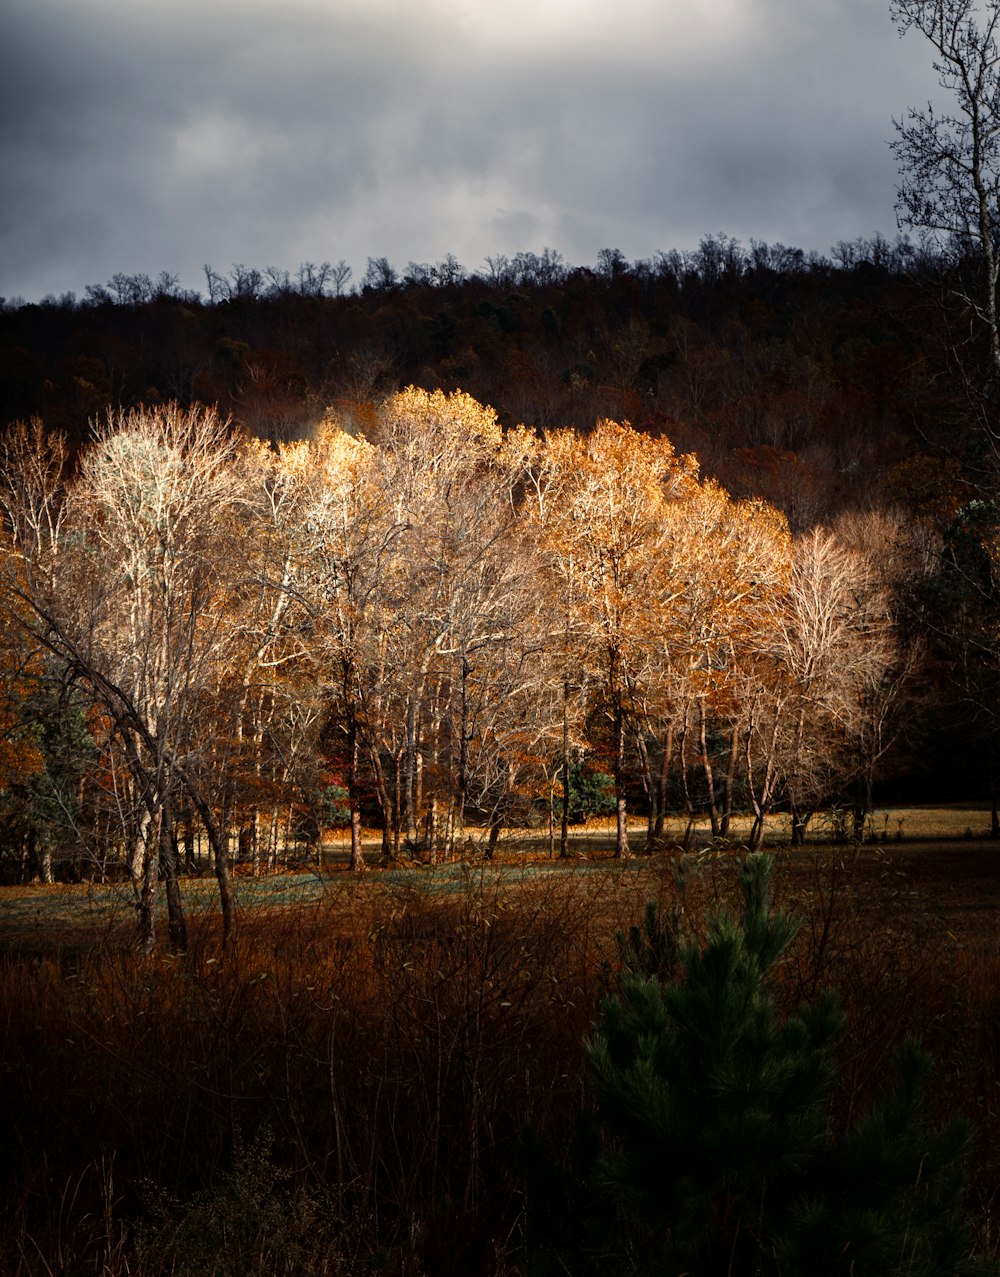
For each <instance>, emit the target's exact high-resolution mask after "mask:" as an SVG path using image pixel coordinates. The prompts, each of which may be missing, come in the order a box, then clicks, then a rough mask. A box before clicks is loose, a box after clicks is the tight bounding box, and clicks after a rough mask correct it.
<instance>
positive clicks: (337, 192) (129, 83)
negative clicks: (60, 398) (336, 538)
mask: <svg viewBox="0 0 1000 1277" xmlns="http://www.w3.org/2000/svg"><path fill="white" fill-rule="evenodd" d="M0 86H2V87H0V94H2V98H3V102H2V111H0V174H2V179H0V180H2V182H3V187H4V189H3V197H2V200H0V295H3V296H6V297H13V296H18V295H22V296H24V297H26V298H28V299H29V300H34V299H37V298H39V297H40V296H42V295H43V294H45V293H50V292H51V293H56V294H60V293H63V292H65V291H67V290H74V291H76V292H77V293H82V290H83V288H84V286H85V285H86V284H88V283H103V282H104V281H105V280H107V279H108V278H110V276H111V275H113V274H114V273H115V272H116V271H124V272H126V273H130V274H131V273H136V272H146V273H148V274H150V275H154V276H155V275H156V274H158V273H159V272H160V271H161V270H168V271H175V272H177V273H179V274H180V276H181V280H182V283H183V284H184V285H185V286H186V287H189V288H198V289H203V287H204V276H203V274H202V265H203V263H205V262H208V263H210V264H211V265H212V266H213V267H215V268H216V269H217V270H221V271H223V272H226V271H228V270H229V268H230V267H231V265H232V264H233V263H234V262H242V263H245V264H247V265H251V266H256V267H259V268H261V269H263V268H264V267H266V266H278V267H280V268H283V269H288V270H294V269H295V268H296V267H297V266H298V265H299V264H300V263H301V262H303V261H315V262H319V261H324V260H329V261H337V260H339V259H340V258H344V259H346V260H347V261H348V262H349V263H350V264H351V266H352V267H353V268H354V272H355V279H357V278H359V277H360V275H361V274H362V273H363V272H364V269H365V263H366V259H367V258H368V257H369V256H372V257H374V256H383V255H384V256H386V257H388V258H389V259H390V260H391V261H392V262H393V263H394V264H395V265H396V266H397V267H399V268H403V267H405V266H406V264H407V262H408V261H411V260H412V261H421V262H433V261H437V260H440V259H441V258H442V257H443V256H444V255H445V254H446V253H449V252H450V253H454V254H455V256H456V257H457V258H458V260H459V261H460V262H462V264H463V265H464V266H466V267H467V268H468V269H476V268H478V267H480V266H482V264H483V259H484V258H485V256H486V255H487V254H493V253H504V252H505V253H514V252H517V251H519V250H522V249H530V250H533V251H536V252H538V251H540V250H541V249H542V248H543V247H545V246H550V247H552V248H555V249H557V250H558V251H559V252H561V253H562V254H563V255H564V256H565V257H566V259H567V260H568V261H570V262H571V263H573V264H584V265H585V264H590V263H592V262H593V261H594V259H595V257H596V254H597V251H598V250H599V249H600V248H603V247H616V248H620V249H621V250H622V251H623V252H624V253H625V254H626V256H627V257H629V258H635V257H649V256H652V255H653V254H654V253H655V252H657V251H658V250H661V249H670V248H693V247H696V246H697V243H698V240H699V239H700V238H701V236H702V235H703V234H705V233H707V232H715V231H724V232H725V233H727V234H729V235H733V236H735V237H736V238H737V239H740V240H742V241H743V242H744V243H746V242H748V241H749V240H750V239H751V238H754V239H762V240H767V241H769V242H774V241H781V242H782V243H785V244H793V245H797V246H799V247H802V248H807V249H817V250H818V251H820V252H828V251H829V249H830V247H831V245H832V244H834V243H835V242H836V241H837V240H840V239H854V238H856V237H857V236H859V235H865V236H867V235H871V234H872V233H873V232H875V231H876V230H877V231H881V232H883V233H885V234H890V235H891V234H893V233H894V232H895V219H894V215H893V199H894V182H895V175H896V174H895V166H894V162H893V159H892V155H891V153H890V151H889V147H888V141H889V139H890V138H891V136H892V121H891V117H892V116H893V115H896V116H899V115H901V114H902V113H903V111H904V110H905V108H906V106H907V105H910V104H916V105H921V104H923V103H925V102H926V101H927V99H928V97H933V98H934V99H935V100H936V101H940V100H941V96H942V95H941V91H940V90H938V89H937V87H936V84H935V79H934V74H933V72H932V70H931V67H930V49H929V47H928V46H926V45H924V44H923V43H922V42H921V40H920V39H919V37H917V36H916V35H910V36H908V37H907V38H906V40H904V41H900V39H899V38H898V36H897V35H896V32H895V30H894V28H893V26H892V23H891V22H890V20H889V14H888V0H505V3H504V4H502V5H501V4H498V3H497V0H139V2H137V0H2V6H0Z"/></svg>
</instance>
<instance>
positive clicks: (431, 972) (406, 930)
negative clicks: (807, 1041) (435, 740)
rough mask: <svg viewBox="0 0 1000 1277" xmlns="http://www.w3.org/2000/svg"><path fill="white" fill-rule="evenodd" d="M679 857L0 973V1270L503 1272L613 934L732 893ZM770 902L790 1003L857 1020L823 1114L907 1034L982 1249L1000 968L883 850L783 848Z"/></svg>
mask: <svg viewBox="0 0 1000 1277" xmlns="http://www.w3.org/2000/svg"><path fill="white" fill-rule="evenodd" d="M679 863H680V862H679V861H678V860H677V859H676V858H671V857H657V858H652V859H650V860H643V861H641V862H640V863H639V864H638V865H637V864H635V863H633V864H632V865H631V866H630V867H629V868H628V869H627V870H622V869H620V868H619V867H617V866H615V865H614V864H612V863H609V864H605V865H603V866H599V867H596V868H595V867H594V866H593V865H591V866H587V867H586V869H585V870H580V869H576V870H574V869H573V868H569V869H567V870H565V871H564V872H560V873H545V874H541V873H529V872H525V873H515V872H510V873H506V874H503V875H498V874H496V873H493V872H490V871H489V870H488V868H487V867H483V868H481V869H468V870H465V871H464V872H463V874H462V875H461V877H460V880H459V882H458V885H457V886H454V887H453V889H450V890H448V891H447V892H445V891H431V890H428V889H425V888H424V887H422V886H421V885H420V883H419V880H417V879H414V880H413V881H410V880H404V879H401V878H400V879H395V880H394V879H391V878H384V877H381V876H379V875H370V876H369V879H368V881H365V882H363V883H354V882H351V881H349V880H347V879H346V878H344V879H343V880H342V882H341V883H340V884H335V885H332V886H328V888H327V889H326V890H325V891H324V893H323V894H322V895H321V896H320V897H319V898H317V899H315V900H313V901H311V902H309V903H306V904H287V903H286V904H281V903H274V904H273V905H271V906H265V905H261V906H260V907H258V908H256V909H254V910H253V911H248V912H247V913H246V915H245V916H244V918H243V920H242V925H241V927H240V930H239V932H238V934H237V938H236V940H235V942H234V943H233V944H232V945H231V946H230V947H229V948H228V950H226V951H223V950H222V949H221V948H220V946H219V940H218V931H217V922H216V920H215V918H214V917H213V916H212V915H210V914H207V913H205V914H197V915H195V916H193V917H192V925H191V933H192V939H191V943H190V946H189V948H188V951H187V953H186V954H184V955H173V954H170V953H169V952H167V951H165V950H158V951H157V952H156V953H155V954H154V955H153V956H152V957H151V958H148V959H147V958H143V957H141V956H140V955H138V954H137V953H135V952H134V950H133V949H132V947H131V946H128V945H123V944H121V943H120V942H119V940H117V939H116V940H115V941H114V942H112V939H111V938H109V937H108V936H106V935H104V936H101V935H96V936H94V937H93V938H92V942H91V943H90V944H89V945H86V946H80V945H79V944H76V945H75V946H74V948H73V949H72V951H69V950H66V949H61V948H59V947H57V946H56V947H53V948H51V949H50V950H48V951H44V950H41V949H40V948H39V946H38V945H37V944H36V945H34V946H33V949H32V952H31V953H30V954H28V953H20V954H19V953H18V952H16V951H11V952H9V953H7V954H6V956H4V957H3V958H2V959H0V1025H2V1037H3V1044H4V1045H3V1057H2V1070H3V1090H4V1099H5V1106H6V1109H7V1113H8V1114H9V1118H8V1120H7V1121H6V1122H5V1124H4V1127H3V1131H4V1134H3V1141H4V1145H5V1147H4V1148H3V1150H2V1152H3V1156H2V1159H0V1177H2V1179H0V1182H2V1185H3V1191H2V1196H0V1206H2V1216H0V1271H3V1272H5V1273H10V1274H12V1275H13V1277H42V1275H45V1277H50V1275H52V1274H57V1273H58V1274H80V1277H91V1274H93V1275H94V1277H97V1275H101V1277H125V1275H126V1274H129V1275H131V1277H135V1275H137V1274H138V1275H140V1277H167V1275H169V1277H187V1275H188V1274H191V1275H193V1274H199V1275H201V1274H217V1275H218V1277H223V1275H228V1274H234V1275H235V1274H237V1273H238V1274H241V1275H245V1277H264V1275H265V1274H274V1275H275V1277H278V1275H281V1277H286V1275H288V1277H290V1275H291V1274H292V1273H295V1274H304V1275H305V1277H309V1275H310V1274H317V1275H324V1277H325V1275H328V1274H329V1275H332V1274H368V1273H386V1274H399V1275H400V1277H402V1275H403V1274H406V1275H407V1277H420V1275H421V1274H426V1275H427V1277H434V1275H436V1274H451V1273H454V1274H463V1275H467V1277H475V1275H476V1274H484V1275H490V1277H493V1275H496V1277H500V1275H502V1274H514V1273H518V1272H520V1271H521V1269H520V1267H519V1263H520V1258H519V1255H520V1250H519V1247H520V1241H521V1227H522V1222H523V1197H522V1185H523V1183H524V1167H523V1164H522V1161H521V1149H522V1147H523V1144H522V1139H523V1134H524V1132H525V1130H526V1129H528V1128H530V1129H531V1130H532V1131H533V1132H534V1133H535V1134H536V1136H538V1137H540V1138H542V1139H546V1140H550V1141H556V1142H558V1141H561V1140H563V1139H565V1138H566V1137H567V1134H568V1132H569V1131H570V1130H571V1129H572V1127H573V1124H574V1121H575V1119H576V1116H577V1114H578V1113H579V1111H580V1109H581V1107H582V1106H583V1104H584V1103H585V1102H586V1100H587V1082H586V1069H585V1064H584V1057H583V1051H582V1049H581V1043H582V1040H583V1039H584V1037H585V1036H586V1035H587V1034H588V1032H589V1031H590V1029H591V1026H592V1024H593V1021H594V1016H595V1008H596V1001H597V997H598V994H599V990H600V987H601V983H602V979H604V978H606V975H607V972H608V969H609V966H610V965H611V964H613V963H614V962H615V961H616V958H615V955H616V953H617V950H616V946H615V942H614V936H615V932H616V931H617V930H619V929H622V928H627V927H628V926H629V925H631V924H632V923H634V922H636V921H637V920H638V919H639V918H640V916H641V914H642V910H643V905H644V902H645V901H646V900H647V899H655V900H657V901H658V903H659V904H660V906H661V908H664V907H668V908H670V909H675V910H681V911H683V913H684V914H685V917H686V921H687V923H688V924H689V925H690V927H692V928H693V929H695V930H697V928H698V927H699V926H701V925H703V923H704V919H705V918H706V916H707V915H708V913H709V912H710V911H711V910H712V909H714V908H716V907H717V906H718V904H719V903H724V902H730V903H732V904H734V905H735V903H736V894H737V886H736V872H735V871H736V863H737V857H736V856H735V855H734V854H733V853H722V852H717V853H710V854H705V855H701V856H695V857H688V858H685V861H684V865H683V871H682V872H681V873H680V874H678V872H677V869H678V864H679ZM775 897H776V902H777V903H778V904H780V905H781V906H783V907H786V908H792V909H795V910H798V911H799V912H800V913H801V914H802V916H803V917H804V920H805V921H804V925H803V927H802V929H801V931H800V933H799V937H798V940H797V942H796V945H795V947H794V948H793V950H792V952H791V954H790V957H789V960H788V962H787V963H786V964H785V966H784V967H783V970H782V977H781V987H780V989H779V996H780V997H781V998H782V999H784V1000H785V1001H786V1002H787V1003H788V1005H789V1006H792V1005H795V1006H797V1005H798V1004H799V1003H800V1002H801V1001H803V1000H806V999H812V998H814V997H815V994H816V992H817V991H818V990H819V989H821V988H823V987H827V986H831V985H833V986H836V987H837V988H838V989H839V991H840V996H841V1002H842V1005H843V1006H844V1009H845V1011H846V1012H847V1015H848V1030H847V1033H846V1035H845V1038H844V1042H843V1047H842V1053H841V1066H842V1068H841V1085H840V1088H839V1090H838V1093H837V1095H836V1099H835V1103H836V1105H837V1106H838V1108H840V1109H841V1110H842V1111H843V1113H844V1114H845V1115H847V1116H849V1115H850V1114H852V1113H855V1112H861V1111H863V1109H864V1108H865V1107H866V1105H867V1104H868V1103H869V1102H870V1101H871V1099H872V1097H873V1096H874V1095H875V1094H877V1093H878V1092H880V1091H881V1090H882V1088H883V1084H884V1082H885V1079H886V1076H887V1073H888V1071H889V1070H890V1061H891V1057H892V1054H893V1052H894V1050H895V1048H896V1047H897V1046H898V1045H899V1043H900V1042H901V1041H902V1040H903V1038H904V1037H905V1036H906V1035H907V1034H914V1033H915V1034H916V1035H917V1036H919V1037H921V1038H922V1039H923V1041H924V1042H925V1043H926V1045H927V1046H928V1047H929V1048H930V1049H931V1050H932V1051H933V1052H934V1054H935V1055H936V1057H937V1059H938V1069H937V1074H936V1080H935V1090H934V1095H935V1102H936V1104H937V1106H938V1109H939V1113H940V1116H941V1117H942V1118H943V1117H945V1116H946V1115H949V1114H952V1113H957V1112H962V1113H965V1114H966V1115H968V1116H970V1117H972V1118H973V1119H974V1120H975V1122H976V1124H977V1127H978V1131H979V1140H978V1145H977V1149H976V1153H975V1160H974V1163H973V1168H972V1169H973V1190H972V1191H973V1201H972V1207H973V1210H974V1211H975V1213H976V1216H977V1219H978V1221H979V1224H980V1228H981V1234H982V1238H981V1240H982V1243H983V1244H984V1246H986V1247H987V1248H992V1249H993V1250H994V1251H995V1250H996V1248H997V1245H998V1240H1000V1228H998V1223H997V1219H996V1212H997V1210H998V1209H1000V1203H998V1202H997V1200H996V1189H995V1186H996V1184H998V1183H1000V1016H998V1014H997V1012H998V1010H1000V995H998V993H997V990H998V989H1000V952H998V950H997V949H996V947H990V946H984V945H982V944H979V945H976V946H968V945H963V944H962V943H961V938H960V937H959V938H958V939H956V938H955V937H954V936H952V938H950V939H949V937H948V936H947V935H944V934H943V933H942V934H940V935H934V934H928V927H927V918H926V915H925V914H923V913H921V914H919V916H918V915H916V914H911V913H908V912H907V910H906V909H905V908H903V907H901V895H900V888H899V880H898V875H897V873H896V871H895V870H894V868H893V865H892V862H891V860H890V859H888V858H887V859H886V860H885V861H884V862H881V861H880V860H879V858H878V857H872V856H868V857H866V858H865V859H864V860H863V861H862V860H861V859H859V858H858V856H857V853H855V852H852V851H850V850H844V851H836V852H831V851H830V850H829V849H820V850H815V851H809V852H803V853H798V854H796V855H795V856H794V857H792V856H782V857H780V859H779V863H778V866H777V873H776V884H775ZM904 903H905V901H904Z"/></svg>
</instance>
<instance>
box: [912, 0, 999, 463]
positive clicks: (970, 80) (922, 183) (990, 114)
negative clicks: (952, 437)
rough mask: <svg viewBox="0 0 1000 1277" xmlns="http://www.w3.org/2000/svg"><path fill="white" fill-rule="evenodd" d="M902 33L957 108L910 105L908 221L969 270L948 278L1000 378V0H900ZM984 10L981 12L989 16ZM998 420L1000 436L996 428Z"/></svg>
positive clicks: (994, 434)
mask: <svg viewBox="0 0 1000 1277" xmlns="http://www.w3.org/2000/svg"><path fill="white" fill-rule="evenodd" d="M891 13H892V17H893V21H894V22H895V24H896V26H897V28H898V30H899V32H900V34H901V35H905V34H906V33H907V32H908V31H910V30H916V31H919V32H920V33H921V34H922V35H923V36H924V37H925V38H926V39H927V40H928V41H929V42H930V44H931V46H932V48H933V49H934V52H935V58H934V62H933V66H934V70H935V71H936V72H937V75H938V82H939V83H940V85H941V87H942V88H943V89H945V90H946V91H947V93H948V94H949V95H950V97H951V100H952V104H953V105H952V109H951V110H946V111H943V112H941V111H938V110H936V109H935V108H934V106H933V105H932V104H930V103H928V105H927V106H926V108H923V109H920V110H916V109H913V108H911V109H909V110H908V111H907V112H906V115H905V116H904V117H903V119H901V120H896V121H894V124H895V127H896V134H897V136H896V140H895V142H893V143H892V149H893V152H894V154H895V156H896V160H897V162H898V164H899V170H900V180H899V186H898V200H897V204H896V210H897V218H898V221H899V224H900V226H901V227H905V228H910V229H913V230H916V231H918V232H921V233H922V234H924V235H927V236H930V237H931V238H932V239H933V240H934V242H935V243H936V244H937V246H938V248H939V249H940V250H941V251H942V252H943V253H944V254H945V255H946V256H947V257H948V258H950V259H951V260H953V261H954V262H955V263H956V266H959V267H964V266H965V265H966V264H967V263H968V261H969V260H970V259H971V261H972V262H973V263H974V273H973V277H972V278H971V279H967V280H966V279H964V278H963V273H962V271H960V270H956V271H955V272H953V274H952V276H951V278H950V280H949V284H950V287H951V288H952V289H953V296H955V297H957V298H958V300H959V301H960V303H961V304H962V306H963V307H964V308H965V309H966V310H967V312H968V316H969V318H970V320H971V322H972V325H973V327H974V329H975V330H976V331H977V332H978V333H979V335H980V336H981V337H983V338H985V341H986V344H987V346H988V350H989V362H990V366H991V369H992V379H993V381H994V383H995V382H996V381H997V380H998V379H1000V316H998V308H997V283H998V273H1000V70H998V68H1000V49H998V47H997V33H998V27H1000V0H985V3H982V4H980V3H977V0H892V5H891ZM980 15H981V16H980ZM988 424H989V430H990V436H991V438H992V439H993V440H994V442H996V440H997V438H998V435H997V428H996V425H995V423H993V422H991V423H988Z"/></svg>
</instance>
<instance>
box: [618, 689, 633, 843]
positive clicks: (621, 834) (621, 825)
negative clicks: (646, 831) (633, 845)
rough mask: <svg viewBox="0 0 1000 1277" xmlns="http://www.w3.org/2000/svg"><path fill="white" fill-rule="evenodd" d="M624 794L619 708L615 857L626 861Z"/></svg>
mask: <svg viewBox="0 0 1000 1277" xmlns="http://www.w3.org/2000/svg"><path fill="white" fill-rule="evenodd" d="M627 803H628V800H627V797H626V793H625V715H624V712H623V711H622V708H621V706H617V707H616V710H615V856H616V858H621V859H627V858H628V857H629V856H630V855H631V852H630V851H629V845H628V809H627Z"/></svg>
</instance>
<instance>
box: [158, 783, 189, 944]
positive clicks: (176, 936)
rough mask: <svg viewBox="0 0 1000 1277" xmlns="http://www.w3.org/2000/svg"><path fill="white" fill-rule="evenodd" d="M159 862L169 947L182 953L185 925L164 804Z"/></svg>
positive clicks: (160, 819)
mask: <svg viewBox="0 0 1000 1277" xmlns="http://www.w3.org/2000/svg"><path fill="white" fill-rule="evenodd" d="M158 824H159V842H160V861H161V863H162V865H163V877H164V881H165V884H166V894H167V934H168V936H169V937H170V947H171V948H172V949H173V951H174V953H184V952H185V950H186V949H187V942H188V940H187V923H186V922H185V920H184V903H183V901H182V899H181V888H180V882H179V880H178V877H177V854H176V850H175V847H176V844H175V842H174V831H173V826H172V823H171V819H170V805H169V803H164V804H163V805H162V806H161V808H160V812H159V821H158Z"/></svg>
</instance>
